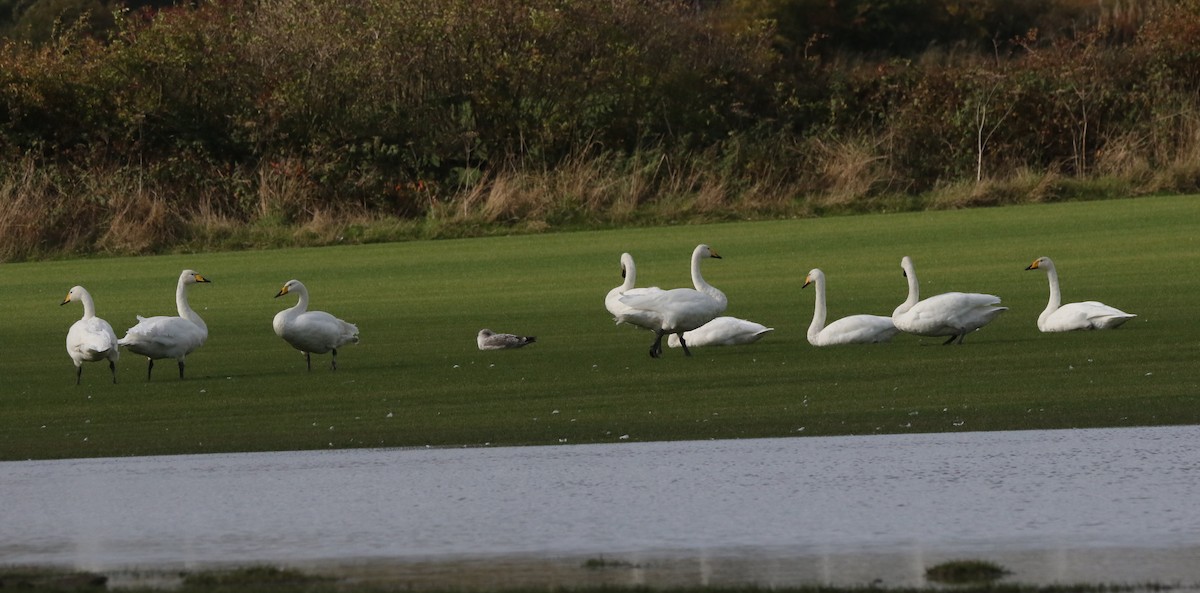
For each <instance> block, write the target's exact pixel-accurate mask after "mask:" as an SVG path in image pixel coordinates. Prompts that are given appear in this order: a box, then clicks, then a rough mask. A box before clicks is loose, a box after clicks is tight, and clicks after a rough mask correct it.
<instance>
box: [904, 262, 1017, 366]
mask: <svg viewBox="0 0 1200 593" xmlns="http://www.w3.org/2000/svg"><path fill="white" fill-rule="evenodd" d="M900 267H901V268H902V269H903V270H904V275H905V276H906V277H907V278H908V300H906V301H904V302H903V303H902V304H901V305H900V306H899V307H896V310H895V311H893V312H892V323H894V324H896V327H897V328H898V329H899V330H900V331H902V332H906V333H910V334H916V335H918V336H950V339H948V340H946V341H945V342H944V344H949V343H951V342H954V341H955V340H958V343H959V344H961V343H962V341H963V338H964V337H966V335H967V334H968V333H970V332H973V331H975V330H977V329H979V328H981V327H983V326H985V325H987V324H988V323H990V322H991V321H992V320H993V319H995V318H996V316H998V315H1000V314H1001V313H1003V312H1004V311H1007V310H1008V307H1001V306H999V305H1000V297H998V296H995V295H990V294H980V293H977V292H947V293H943V294H939V295H936V296H931V297H929V298H927V299H925V300H923V301H922V300H920V298H921V293H920V287H919V285H918V283H917V272H916V269H915V268H914V267H913V261H912V258H910V257H908V256H907V255H906V256H904V259H902V260H900Z"/></svg>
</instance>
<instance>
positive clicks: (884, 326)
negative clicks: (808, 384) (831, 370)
mask: <svg viewBox="0 0 1200 593" xmlns="http://www.w3.org/2000/svg"><path fill="white" fill-rule="evenodd" d="M809 284H816V285H817V300H816V304H815V305H814V307H813V318H812V323H811V324H810V325H809V326H808V343H809V344H812V345H813V346H834V345H838V344H875V343H879V342H888V341H890V340H891V339H892V337H893V336H895V335H896V334H898V333H900V330H898V329H896V324H895V323H892V318H891V317H884V316H882V315H866V314H862V315H850V316H849V317H843V318H841V319H839V320H837V321H834V322H833V323H831V324H829V325H825V273H824V272H822V271H821V270H820V268H814V269H813V270H812V271H810V272H809V273H808V277H807V278H805V279H804V286H802V287H801V288H807V287H808V285H809Z"/></svg>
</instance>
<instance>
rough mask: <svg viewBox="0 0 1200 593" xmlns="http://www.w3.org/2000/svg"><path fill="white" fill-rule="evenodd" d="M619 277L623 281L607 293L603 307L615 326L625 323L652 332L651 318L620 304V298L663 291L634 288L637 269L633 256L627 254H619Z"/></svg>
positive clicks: (652, 321) (653, 325) (652, 322)
mask: <svg viewBox="0 0 1200 593" xmlns="http://www.w3.org/2000/svg"><path fill="white" fill-rule="evenodd" d="M621 277H622V278H624V280H625V281H624V282H622V283H621V285H620V286H618V287H616V288H614V289H612V290H610V291H608V295H606V296H605V297H604V307H605V308H606V309H608V312H609V313H612V316H613V321H615V322H616V323H617V325H620V324H622V323H627V324H629V325H632V326H634V327H640V328H642V329H648V330H653V329H654V327H655V320H654V318H653V316H652V315H649V314H647V313H646V312H644V311H639V310H637V309H634V308H633V307H630V306H629V305H626V304H625V303H622V302H621V297H623V296H625V295H644V294H652V293H656V292H663V289H661V288H659V287H657V286H651V287H646V288H634V284H635V283H636V282H637V267H636V266H635V265H634V264H633V256H632V255H629V254H628V253H622V254H621Z"/></svg>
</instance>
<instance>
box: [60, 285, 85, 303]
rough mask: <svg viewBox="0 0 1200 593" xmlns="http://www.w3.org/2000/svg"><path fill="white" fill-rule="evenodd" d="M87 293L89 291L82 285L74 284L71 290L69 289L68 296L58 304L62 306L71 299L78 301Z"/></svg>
mask: <svg viewBox="0 0 1200 593" xmlns="http://www.w3.org/2000/svg"><path fill="white" fill-rule="evenodd" d="M86 293H87V291H86V290H84V289H83V287H82V286H74V287H72V288H71V290H69V291H67V296H66V298H64V299H63V302H61V303H59V304H58V306H60V307H61V306H63V305H65V304H67V303H69V302H71V301H78V300H80V299H82V298H83V295H84V294H86Z"/></svg>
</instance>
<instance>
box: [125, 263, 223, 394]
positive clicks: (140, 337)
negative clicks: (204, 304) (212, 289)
mask: <svg viewBox="0 0 1200 593" xmlns="http://www.w3.org/2000/svg"><path fill="white" fill-rule="evenodd" d="M208 281H209V280H208V279H207V278H205V277H204V276H201V275H200V274H198V273H196V272H195V271H193V270H184V271H183V273H181V274H180V275H179V283H178V284H176V285H175V308H176V309H177V310H178V312H179V316H178V317H168V316H158V317H142V316H141V315H138V324H137V325H135V326H133V327H131V328H129V330H128V331H126V332H125V337H123V338H121V339H120V340H119V341H118V342H117V343H118V344H120V345H122V346H124V347H126V348H128V349H129V351H130V352H133V353H135V354H141V355H142V356H145V357H146V360H147V361H148V363H149V364H148V365H147V367H146V380H147V381H149V380H150V374H151V372H153V371H154V359H156V358H174V359H175V360H177V361H178V362H179V378H180V379H182V378H183V360H184V358H185V357H186V356H187V355H188V354H190V353H191V352H192V351H193V350H195V349H196V348H199V347H200V346H201V345H203V344H204V341H205V340H207V339H208V326H207V325H204V320H203V319H200V316H199V315H197V314H196V312H195V311H193V310H192V308H191V307H190V306H188V298H187V287H188V286H191V285H192V284H196V283H197V282H208Z"/></svg>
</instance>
